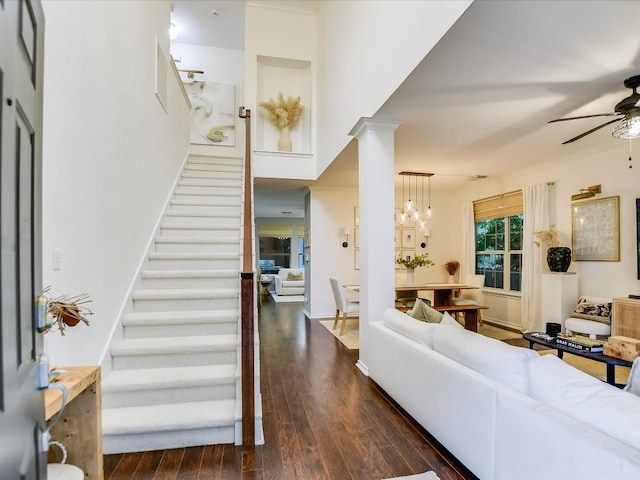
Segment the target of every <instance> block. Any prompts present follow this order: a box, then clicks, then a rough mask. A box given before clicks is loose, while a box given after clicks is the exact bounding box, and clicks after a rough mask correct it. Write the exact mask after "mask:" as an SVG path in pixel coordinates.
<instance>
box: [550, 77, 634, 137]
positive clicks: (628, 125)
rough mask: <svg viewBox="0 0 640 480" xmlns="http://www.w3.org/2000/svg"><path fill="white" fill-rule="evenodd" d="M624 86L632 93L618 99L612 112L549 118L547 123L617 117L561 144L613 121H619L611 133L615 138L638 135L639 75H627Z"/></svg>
mask: <svg viewBox="0 0 640 480" xmlns="http://www.w3.org/2000/svg"><path fill="white" fill-rule="evenodd" d="M624 86H625V87H627V88H630V89H632V90H633V93H632V94H631V95H629V96H628V97H626V98H623V99H622V100H620V101H619V102H618V103H617V105H616V106H615V108H614V109H613V113H598V114H595V115H582V116H580V117H568V118H557V119H555V120H550V121H549V122H548V123H554V122H566V121H567V120H578V119H581V118H592V117H618V118H614V119H613V120H609V121H608V122H605V123H603V124H602V125H599V126H597V127H595V128H592V129H591V130H587V131H586V132H584V133H581V134H580V135H578V136H577V137H573V138H571V139H569V140H567V141H566V142H562V144H563V145H565V144H567V143H571V142H575V141H576V140H579V139H581V138H582V137H584V136H587V135H589V134H590V133H593V132H595V131H596V130H600V129H601V128H602V127H606V126H607V125H611V124H612V123H615V122H620V124H619V125H617V126H616V127H615V128H614V129H613V132H612V135H613V136H614V137H616V138H623V139H632V138H638V137H640V93H638V92H637V89H638V87H640V75H636V76H634V77H629V78H627V79H626V80H625V81H624Z"/></svg>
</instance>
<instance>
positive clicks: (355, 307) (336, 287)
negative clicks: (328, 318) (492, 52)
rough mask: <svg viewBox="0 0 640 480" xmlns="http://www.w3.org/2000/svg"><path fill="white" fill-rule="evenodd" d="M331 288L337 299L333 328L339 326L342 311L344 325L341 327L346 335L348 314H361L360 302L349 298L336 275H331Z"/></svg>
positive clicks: (341, 333)
mask: <svg viewBox="0 0 640 480" xmlns="http://www.w3.org/2000/svg"><path fill="white" fill-rule="evenodd" d="M329 282H330V283H331V290H332V291H333V297H334V299H335V301H336V318H335V320H334V322H333V330H335V329H336V327H337V326H338V319H339V317H340V313H342V326H341V327H340V335H344V329H345V328H346V326H347V316H348V315H349V314H350V313H351V314H357V315H358V316H359V315H360V304H359V303H358V302H357V301H352V300H349V299H347V296H346V295H345V293H344V290H343V288H342V287H341V286H340V282H339V281H338V279H337V278H336V277H330V278H329Z"/></svg>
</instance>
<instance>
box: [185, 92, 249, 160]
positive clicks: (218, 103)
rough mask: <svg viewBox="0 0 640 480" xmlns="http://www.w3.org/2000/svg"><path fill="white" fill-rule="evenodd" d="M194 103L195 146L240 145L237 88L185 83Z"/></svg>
mask: <svg viewBox="0 0 640 480" xmlns="http://www.w3.org/2000/svg"><path fill="white" fill-rule="evenodd" d="M183 83H184V88H185V90H186V91H187V96H188V97H189V101H190V102H191V105H192V109H191V143H195V144H198V145H224V146H227V147H233V146H234V145H235V144H236V133H235V99H234V89H233V85H225V84H222V83H212V82H200V81H193V82H183Z"/></svg>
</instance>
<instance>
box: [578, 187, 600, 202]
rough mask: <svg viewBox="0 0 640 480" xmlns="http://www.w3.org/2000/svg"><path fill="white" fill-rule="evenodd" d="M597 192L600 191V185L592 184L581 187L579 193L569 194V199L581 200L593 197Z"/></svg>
mask: <svg viewBox="0 0 640 480" xmlns="http://www.w3.org/2000/svg"><path fill="white" fill-rule="evenodd" d="M598 193H602V188H601V185H592V186H590V187H587V188H581V189H580V193H576V194H575V195H571V201H574V200H582V199H583V198H591V197H595V196H596V195H597V194H598Z"/></svg>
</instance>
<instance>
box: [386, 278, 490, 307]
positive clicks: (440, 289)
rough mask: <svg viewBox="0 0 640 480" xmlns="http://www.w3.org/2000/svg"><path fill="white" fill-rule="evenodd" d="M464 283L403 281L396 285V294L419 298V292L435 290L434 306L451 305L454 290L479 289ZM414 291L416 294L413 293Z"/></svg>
mask: <svg viewBox="0 0 640 480" xmlns="http://www.w3.org/2000/svg"><path fill="white" fill-rule="evenodd" d="M477 288H478V287H474V286H472V285H466V284H464V283H401V284H398V285H396V294H398V293H400V294H401V295H402V296H405V297H408V296H412V297H413V298H418V292H424V291H431V292H433V304H432V305H431V306H432V307H434V308H436V307H442V306H450V305H452V304H453V298H454V292H456V291H459V290H472V289H477ZM412 293H414V294H415V295H411V294H412Z"/></svg>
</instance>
